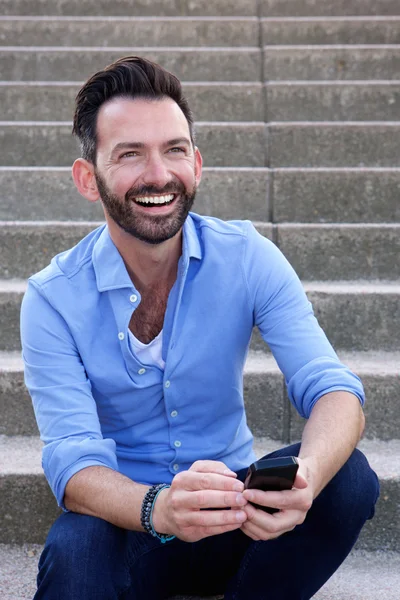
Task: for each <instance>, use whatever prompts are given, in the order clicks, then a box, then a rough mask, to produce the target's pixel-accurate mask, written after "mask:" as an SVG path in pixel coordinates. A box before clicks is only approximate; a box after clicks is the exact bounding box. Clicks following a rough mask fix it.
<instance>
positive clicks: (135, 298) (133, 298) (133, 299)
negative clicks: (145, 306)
mask: <svg viewBox="0 0 400 600" xmlns="http://www.w3.org/2000/svg"><path fill="white" fill-rule="evenodd" d="M129 300H130V301H131V302H136V300H137V296H136V294H132V296H130V298H129Z"/></svg>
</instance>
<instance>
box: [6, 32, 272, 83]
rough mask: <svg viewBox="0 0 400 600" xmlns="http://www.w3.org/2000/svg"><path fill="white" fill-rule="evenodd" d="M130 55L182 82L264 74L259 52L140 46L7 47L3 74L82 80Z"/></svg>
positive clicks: (244, 78)
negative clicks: (157, 64)
mask: <svg viewBox="0 0 400 600" xmlns="http://www.w3.org/2000/svg"><path fill="white" fill-rule="evenodd" d="M254 42H256V43H258V40H254ZM128 55H129V56H132V55H136V56H143V57H144V58H148V59H150V60H153V61H155V62H157V63H159V64H161V65H162V66H163V67H165V68H166V69H167V70H168V71H172V73H174V74H175V75H177V77H179V79H181V80H182V81H257V80H259V78H260V73H261V50H260V49H259V48H258V47H241V48H237V47H234V48H212V47H202V48H194V47H192V46H191V47H184V48H182V47H179V48H178V47H176V48H164V47H163V48H160V47H159V48H148V47H138V46H136V45H135V46H132V45H130V46H121V47H113V48H111V47H109V48H107V49H105V48H102V47H95V46H92V47H88V46H85V47H78V46H74V47H64V48H60V47H59V46H55V47H52V46H48V47H38V46H30V47H18V46H7V47H6V46H3V47H1V48H0V72H1V74H2V76H1V77H2V79H3V80H5V81H23V80H26V81H32V80H38V81H78V80H81V79H87V78H88V77H90V76H91V75H93V73H95V72H96V71H99V70H101V69H103V68H104V67H105V66H106V65H108V64H110V63H112V62H113V61H114V60H116V59H117V58H120V57H121V56H128Z"/></svg>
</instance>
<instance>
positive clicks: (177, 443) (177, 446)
mask: <svg viewBox="0 0 400 600" xmlns="http://www.w3.org/2000/svg"><path fill="white" fill-rule="evenodd" d="M174 446H175V448H180V447H181V446H182V442H180V441H179V440H175V442H174Z"/></svg>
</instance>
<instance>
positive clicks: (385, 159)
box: [268, 121, 400, 168]
mask: <svg viewBox="0 0 400 600" xmlns="http://www.w3.org/2000/svg"><path fill="white" fill-rule="evenodd" d="M399 133H400V123H399V122H397V121H396V122H380V121H378V122H361V121H360V122H351V123H343V122H339V121H338V122H335V123H329V122H299V123H285V122H280V123H271V124H270V125H268V157H269V165H270V166H271V167H278V168H279V167H365V166H370V167H398V166H400V135H399Z"/></svg>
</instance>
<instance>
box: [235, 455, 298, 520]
mask: <svg viewBox="0 0 400 600" xmlns="http://www.w3.org/2000/svg"><path fill="white" fill-rule="evenodd" d="M298 468H299V465H298V462H297V459H296V457H295V456H285V457H282V458H265V459H264V460H257V461H256V462H254V463H253V464H252V465H250V467H249V470H248V471H247V474H246V479H245V480H244V489H245V490H246V489H256V490H263V491H264V492H280V491H282V490H290V489H292V487H293V483H294V480H295V478H296V473H297V469H298ZM251 504H253V506H255V507H256V508H260V509H261V510H264V511H265V512H268V513H271V514H272V513H275V512H278V510H279V509H278V508H271V507H269V506H260V505H259V504H255V503H254V502H252V503H251Z"/></svg>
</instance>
